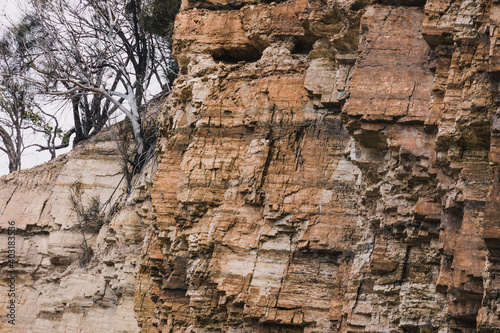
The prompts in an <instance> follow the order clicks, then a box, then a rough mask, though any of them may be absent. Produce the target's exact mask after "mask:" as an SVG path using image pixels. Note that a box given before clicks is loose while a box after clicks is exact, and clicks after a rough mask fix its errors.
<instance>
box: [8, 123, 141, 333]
mask: <svg viewBox="0 0 500 333" xmlns="http://www.w3.org/2000/svg"><path fill="white" fill-rule="evenodd" d="M120 160H121V158H120V153H119V151H118V149H117V143H116V141H115V140H114V139H113V134H112V132H110V131H107V132H105V133H101V134H99V136H97V137H95V138H94V139H92V142H89V143H86V144H84V145H79V146H78V147H77V148H75V149H74V150H73V151H72V152H71V153H68V154H66V155H64V156H62V157H59V158H57V159H56V160H54V161H51V162H48V163H46V164H44V165H41V166H37V167H35V168H33V169H30V170H22V171H18V172H14V173H12V174H9V175H7V176H3V177H2V178H0V207H1V209H0V240H1V241H0V244H1V245H2V247H1V249H0V266H1V275H0V276H1V280H0V281H1V283H0V289H1V290H2V293H1V297H0V315H1V317H2V320H1V322H0V331H1V332H40V333H42V332H43V333H46V332H109V331H112V332H139V331H140V328H139V326H138V323H137V321H136V319H135V313H134V288H135V277H136V275H137V274H138V267H139V265H138V257H139V254H140V251H141V248H142V244H143V240H144V236H145V227H144V223H143V222H142V217H141V216H139V214H141V213H142V214H141V215H143V216H145V214H146V212H147V208H148V207H149V206H148V202H149V201H148V200H147V193H146V191H145V185H144V184H145V183H144V181H142V182H140V183H139V184H142V193H141V186H138V187H137V190H136V192H135V195H134V196H132V197H130V203H131V204H130V205H129V206H127V207H125V208H123V209H121V210H119V211H118V212H117V213H116V214H114V215H113V218H112V219H111V221H110V222H109V223H107V224H105V225H104V226H103V227H102V228H101V229H100V232H99V233H98V232H85V238H86V239H87V245H88V248H89V250H88V251H90V252H93V255H92V257H91V260H90V263H89V264H88V265H87V266H85V267H81V266H80V263H79V262H80V259H81V258H82V255H83V247H82V246H83V243H82V242H83V236H82V233H81V231H80V230H79V229H78V228H77V223H78V217H77V216H76V213H75V211H74V209H73V205H72V203H71V199H70V198H71V194H70V191H71V188H72V185H73V184H75V183H76V182H78V183H80V184H81V186H82V189H83V195H82V198H81V200H82V203H83V205H84V206H85V207H86V206H87V205H88V204H89V202H90V199H91V198H92V197H99V198H100V202H101V203H102V204H105V202H106V201H108V200H109V202H108V203H107V204H106V205H104V206H103V207H102V209H103V211H107V212H109V210H110V209H111V208H112V207H115V208H116V207H117V206H116V204H118V203H120V202H121V199H120V197H122V196H123V194H124V189H125V182H124V181H123V173H122V167H121V165H120ZM121 206H123V205H121ZM115 210H116V209H115ZM138 213H139V214H138ZM9 221H14V222H15V236H14V237H15V248H16V252H15V264H14V265H13V267H10V262H9V260H8V258H9V257H8V247H7V244H8V243H7V239H8V238H7V237H8V232H7V231H8V228H9V227H10V225H9V224H8V222H9ZM12 274H14V276H15V281H14V282H13V284H14V286H15V288H14V289H15V296H9V293H8V291H9V290H10V289H11V287H10V282H11V281H10V277H11V275H12ZM11 299H13V300H15V304H16V311H15V321H14V323H15V325H12V323H8V322H7V320H8V319H7V317H6V314H7V313H10V311H9V309H7V306H8V304H10V300H11ZM11 318H12V317H11ZM11 318H9V319H11Z"/></svg>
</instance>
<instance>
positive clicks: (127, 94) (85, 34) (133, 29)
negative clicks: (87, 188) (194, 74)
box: [29, 0, 177, 155]
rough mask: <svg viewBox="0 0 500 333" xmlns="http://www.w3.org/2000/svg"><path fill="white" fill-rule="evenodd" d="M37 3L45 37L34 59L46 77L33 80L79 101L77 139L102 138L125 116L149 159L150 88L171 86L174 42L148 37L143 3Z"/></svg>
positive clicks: (36, 0) (139, 148) (104, 0)
mask: <svg viewBox="0 0 500 333" xmlns="http://www.w3.org/2000/svg"><path fill="white" fill-rule="evenodd" d="M31 2H32V4H33V6H34V8H35V11H34V13H35V14H34V15H35V17H36V20H37V21H38V22H39V24H40V26H41V27H42V29H41V31H42V33H41V34H40V35H39V36H38V38H37V41H36V43H37V50H39V52H35V53H34V54H33V57H32V64H33V65H32V67H33V68H35V69H36V71H37V73H38V77H31V78H29V80H30V81H32V82H36V84H37V85H38V86H39V87H42V88H43V90H44V91H45V92H46V93H48V94H51V95H54V96H58V95H59V96H66V97H68V98H70V99H71V103H72V106H73V116H74V120H75V128H74V132H75V133H76V136H77V140H81V139H85V138H87V137H89V136H91V135H93V134H95V133H97V132H98V131H99V130H100V129H101V128H102V126H104V124H105V123H106V121H107V119H108V118H109V116H110V115H111V114H112V113H113V112H115V111H116V110H119V111H121V112H123V113H124V114H125V115H126V117H127V118H128V119H129V120H130V122H131V124H132V130H133V134H134V139H135V143H136V150H137V153H138V155H140V154H142V153H143V152H144V150H145V143H144V136H143V134H144V128H143V124H142V120H141V112H142V109H143V105H144V104H145V103H146V102H147V99H148V96H147V91H148V88H149V87H150V86H151V84H152V82H153V81H155V82H156V83H157V84H158V85H160V86H163V85H167V86H168V85H169V84H170V81H169V77H170V79H171V77H172V75H170V74H172V73H174V71H172V68H171V67H170V66H169V63H171V61H170V48H169V44H168V41H167V39H164V38H161V37H159V36H157V35H153V34H150V33H147V32H146V31H145V28H144V26H143V23H142V21H141V17H143V10H142V2H143V1H142V0H131V1H123V0H84V1H70V0H58V1H42V0H31ZM176 10H177V9H176Z"/></svg>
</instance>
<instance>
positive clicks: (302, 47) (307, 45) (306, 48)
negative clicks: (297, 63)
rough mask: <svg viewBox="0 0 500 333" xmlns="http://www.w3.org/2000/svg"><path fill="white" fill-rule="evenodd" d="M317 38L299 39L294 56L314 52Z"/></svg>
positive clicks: (293, 51) (294, 49) (293, 52)
mask: <svg viewBox="0 0 500 333" xmlns="http://www.w3.org/2000/svg"><path fill="white" fill-rule="evenodd" d="M316 40H317V38H306V37H304V38H297V41H296V42H295V47H294V48H293V50H292V54H309V52H311V51H312V49H313V45H314V43H315V42H316Z"/></svg>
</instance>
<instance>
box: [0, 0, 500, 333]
mask: <svg viewBox="0 0 500 333" xmlns="http://www.w3.org/2000/svg"><path fill="white" fill-rule="evenodd" d="M499 6H500V4H498V3H497V2H496V1H466V0H457V1H455V0H428V1H427V2H424V1H419V0H415V1H411V0H408V1H404V0H402V1H391V2H387V1H368V0H367V1H354V0H353V1H348V0H346V1H340V0H337V1H334V0H329V1H313V0H289V1H283V2H272V3H268V2H261V1H257V0H255V1H253V0H249V1H240V0H231V1H222V0H208V1H207V0H196V1H195V0H193V1H191V0H185V1H183V3H182V6H181V12H180V13H179V14H178V16H177V19H176V26H175V33H174V44H173V45H174V53H175V56H176V58H177V59H178V61H179V67H180V74H179V77H178V79H177V81H176V83H175V86H174V89H173V90H172V93H171V94H170V96H169V97H168V98H167V99H166V101H165V104H164V107H163V109H164V111H163V112H162V115H161V119H160V126H161V128H162V133H161V139H160V144H159V146H160V147H159V157H158V169H157V171H156V173H155V175H156V176H155V178H154V181H153V183H152V188H151V192H150V198H149V194H148V193H149V192H147V191H144V189H145V188H147V186H146V185H147V182H146V180H143V181H142V183H141V184H143V185H144V186H145V187H141V188H140V190H139V191H138V192H136V196H137V198H136V199H134V200H132V201H131V205H129V206H127V207H126V208H124V209H123V210H122V211H120V212H119V213H118V214H117V215H116V216H115V218H114V219H113V220H112V221H111V223H110V225H109V226H106V227H105V228H103V229H102V230H101V231H100V233H99V235H96V240H95V242H94V243H93V249H94V252H95V253H97V254H96V256H95V258H94V260H93V261H92V262H91V264H90V266H89V267H90V269H89V270H87V271H85V270H81V269H80V268H78V267H77V265H75V264H72V263H71V262H72V261H74V260H75V258H76V255H77V253H78V246H79V243H80V239H79V238H78V236H79V235H78V234H75V233H74V232H73V233H72V231H71V230H72V229H71V225H72V223H73V224H74V219H73V222H70V221H71V214H72V212H71V209H70V206H69V203H68V199H67V198H68V195H67V191H68V185H69V184H70V183H71V182H73V181H74V180H75V179H77V178H78V175H79V174H81V175H82V176H81V177H83V172H82V171H81V170H80V169H77V168H76V167H75V165H76V163H77V162H75V161H80V162H78V163H82V162H81V161H82V160H85V157H84V156H86V155H85V153H84V151H76V152H74V153H72V154H73V155H70V156H69V157H67V158H66V159H65V160H62V161H60V162H58V163H60V164H59V166H58V167H57V168H52V169H51V164H48V165H46V166H43V167H40V168H38V169H34V170H31V171H23V172H21V173H17V174H15V175H14V176H13V177H12V176H10V177H9V178H4V179H3V182H4V184H3V185H2V189H1V191H0V196H1V197H0V200H1V201H0V202H3V204H0V211H3V213H2V214H3V216H2V220H1V223H2V224H1V226H2V229H3V230H5V223H6V221H7V220H8V219H11V218H14V219H17V220H16V222H17V223H18V227H19V229H20V230H23V233H21V234H22V235H23V236H22V238H20V239H22V242H23V246H22V250H20V252H19V253H20V258H22V261H21V262H22V263H23V265H22V270H21V271H20V276H22V277H23V282H22V283H23V285H26V286H27V287H26V291H24V292H23V295H27V296H23V297H25V298H22V302H21V303H20V305H19V307H20V309H21V308H23V310H22V311H24V312H22V315H21V312H20V318H19V321H20V323H22V325H24V326H19V327H22V330H24V329H31V330H32V331H36V330H37V329H38V330H39V331H51V330H52V331H63V330H65V331H69V332H73V331H79V330H83V331H89V332H90V331H92V332H98V331H109V330H115V331H127V332H129V331H139V330H140V331H144V332H442V333H444V332H468V333H469V332H498V331H500V309H499V299H500V268H499V267H500V185H499V178H500V170H499V163H500V151H499V147H500V113H499V112H498V110H497V109H498V106H499V81H500V75H499V71H500V61H499V59H500V58H499V56H500V53H499V52H500V49H499V46H498V45H500V42H497V39H498V36H497V35H498V29H499V27H498V25H499V24H500V14H499V13H500V7H499ZM99 144H102V145H104V143H96V145H95V146H86V147H89V148H85V149H90V150H92V149H93V150H94V152H93V153H96V152H97V151H98V150H99V149H104V148H99ZM92 147H93V148H92ZM103 147H104V146H103ZM113 154H115V155H113ZM71 156H73V157H71ZM109 157H110V159H109V160H107V159H99V160H96V161H93V162H88V163H89V168H88V169H89V170H94V171H92V172H94V173H92V172H90V173H86V174H85V181H83V180H82V182H83V183H85V184H87V185H88V188H89V194H90V193H91V192H92V191H94V190H95V191H101V193H107V192H109V193H111V191H112V190H113V189H114V186H115V185H116V184H117V183H118V181H119V178H120V177H121V176H120V175H119V174H118V173H117V172H118V171H116V172H115V171H113V170H118V163H117V162H116V159H117V157H116V152H114V153H112V152H110V153H109ZM93 158H94V159H95V155H94V157H93ZM72 163H73V164H72ZM102 163H106V166H103V167H101V166H100V165H101V164H102ZM60 165H64V166H63V167H61V166H60ZM72 165H73V166H72ZM90 165H92V166H91V167H90ZM78 170H80V171H78ZM96 170H105V173H100V172H101V171H96ZM23 175H29V177H24V176H23ZM99 175H100V176H103V177H99ZM107 175H109V176H107ZM96 180H97V183H96ZM91 184H95V185H91ZM56 188H57V189H58V190H55V189H56ZM91 188H92V189H91ZM141 189H142V190H141ZM38 191H39V192H38ZM65 191H66V193H65ZM106 191H107V192H106ZM146 192H147V193H146ZM28 193H37V194H36V195H33V196H32V197H34V198H35V199H34V201H33V202H30V203H28V202H27V199H26V198H27V197H28V196H30V195H29V194H28ZM38 193H39V194H38ZM108 195H109V194H106V196H108ZM101 196H102V197H104V194H101ZM150 203H151V207H150V206H149V204H150ZM9 214H11V215H9ZM63 236H64V237H63ZM1 237H5V233H3V234H1ZM2 239H3V238H2ZM51 239H52V240H51ZM24 244H26V245H24ZM5 248H6V247H3V248H2V250H4V249H5ZM23 251H24V252H23ZM2 256H4V254H3V253H2ZM4 265H6V262H4ZM80 286H85V288H82V287H80ZM2 297H3V296H2ZM0 299H2V301H4V299H3V298H0ZM5 302H6V300H5ZM23 302H24V303H23ZM132 302H133V303H132ZM23 304H24V307H23ZM28 304H29V306H28ZM4 308H5V307H4ZM20 311H21V310H20ZM97 316H103V317H102V318H103V319H97ZM104 318H105V319H104ZM35 323H36V325H35ZM30 325H31V326H30ZM99 325H101V326H99ZM38 327H43V328H42V329H39V328H38ZM2 329H3V328H2ZM9 329H10V328H9Z"/></svg>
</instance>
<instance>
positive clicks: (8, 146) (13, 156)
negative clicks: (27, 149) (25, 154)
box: [0, 127, 21, 172]
mask: <svg viewBox="0 0 500 333" xmlns="http://www.w3.org/2000/svg"><path fill="white" fill-rule="evenodd" d="M0 138H2V141H3V144H4V146H5V150H6V151H7V156H8V157H9V172H13V171H17V170H19V166H20V164H21V163H20V156H18V154H17V152H16V148H15V146H14V142H12V138H11V137H10V135H9V133H8V132H7V131H6V130H5V129H4V128H3V127H0Z"/></svg>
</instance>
